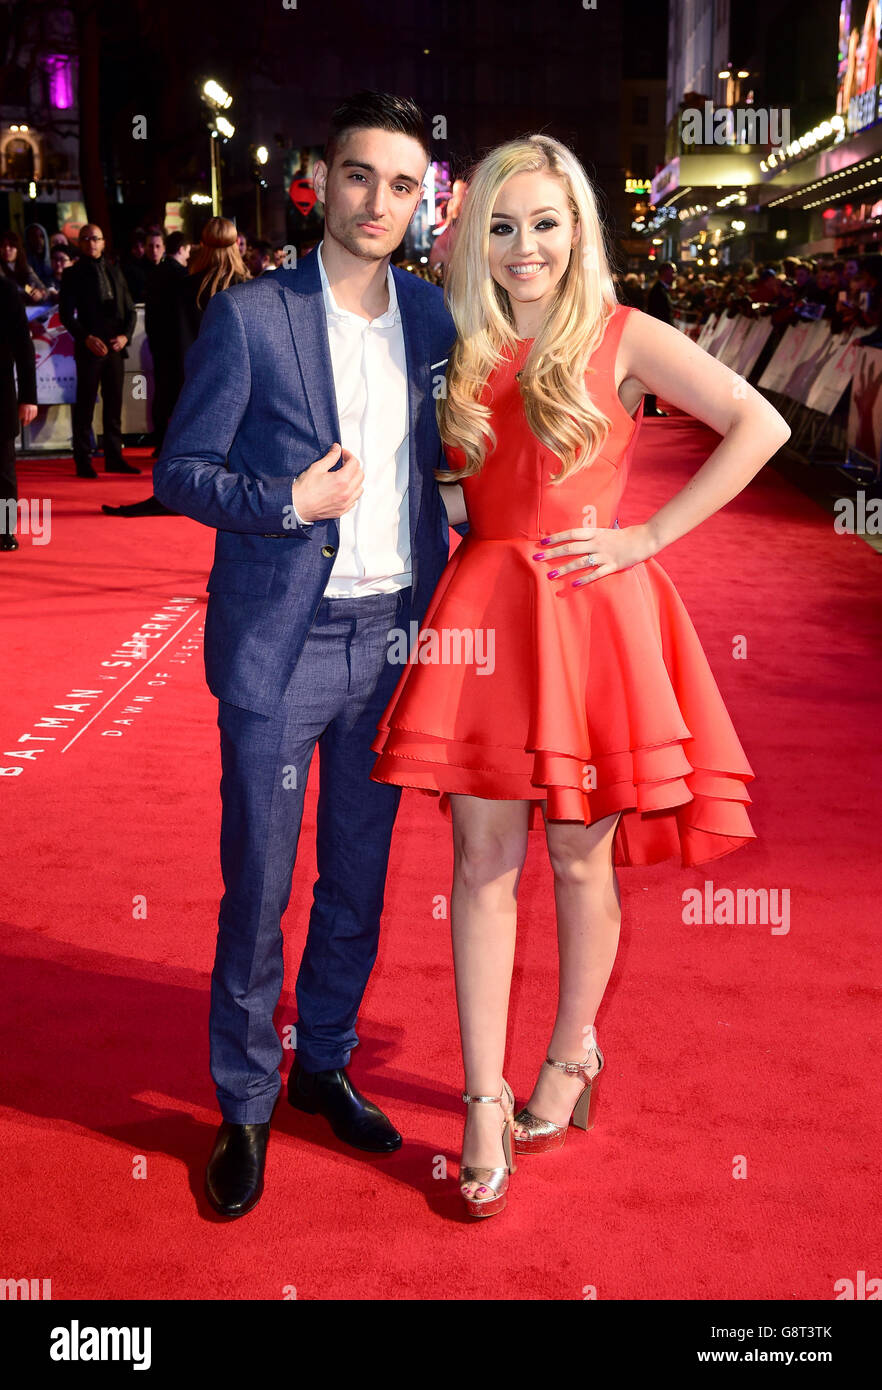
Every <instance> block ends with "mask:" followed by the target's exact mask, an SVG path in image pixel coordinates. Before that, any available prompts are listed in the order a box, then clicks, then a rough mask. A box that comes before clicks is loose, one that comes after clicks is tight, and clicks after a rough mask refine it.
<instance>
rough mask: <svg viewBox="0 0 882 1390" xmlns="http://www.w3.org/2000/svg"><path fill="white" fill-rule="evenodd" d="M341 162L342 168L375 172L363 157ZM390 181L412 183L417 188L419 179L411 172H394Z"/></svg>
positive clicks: (372, 166)
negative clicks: (393, 176)
mask: <svg viewBox="0 0 882 1390" xmlns="http://www.w3.org/2000/svg"><path fill="white" fill-rule="evenodd" d="M341 163H342V165H343V167H344V169H366V170H367V172H368V173H369V174H375V173H376V172H377V170H376V168H375V166H374V165H373V164H367V163H366V162H365V161H364V160H363V159H344V160H341ZM392 183H412V184H413V186H414V188H418V187H419V183H420V181H419V179H415V178H414V176H413V174H396V175H395V178H394V179H392Z"/></svg>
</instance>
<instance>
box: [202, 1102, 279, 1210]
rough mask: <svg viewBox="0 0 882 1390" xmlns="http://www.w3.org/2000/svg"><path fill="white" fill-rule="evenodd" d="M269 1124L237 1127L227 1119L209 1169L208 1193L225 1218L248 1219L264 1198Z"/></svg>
mask: <svg viewBox="0 0 882 1390" xmlns="http://www.w3.org/2000/svg"><path fill="white" fill-rule="evenodd" d="M269 1132H270V1127H269V1122H267V1123H266V1124H262V1125H234V1124H231V1123H230V1121H229V1120H224V1122H223V1124H222V1125H221V1127H220V1129H219V1130H218V1132H217V1139H216V1140H215V1142H214V1149H213V1150H212V1154H211V1158H210V1159H209V1160H208V1167H207V1169H206V1170H205V1192H206V1195H207V1197H208V1200H209V1202H210V1203H211V1205H212V1206H213V1207H214V1209H215V1211H219V1212H220V1214H221V1216H245V1214H246V1213H247V1212H249V1211H251V1210H252V1209H253V1208H254V1207H256V1206H257V1203H258V1202H259V1201H260V1199H261V1197H262V1196H263V1170H264V1165H265V1164H266V1146H267V1143H268V1141H269Z"/></svg>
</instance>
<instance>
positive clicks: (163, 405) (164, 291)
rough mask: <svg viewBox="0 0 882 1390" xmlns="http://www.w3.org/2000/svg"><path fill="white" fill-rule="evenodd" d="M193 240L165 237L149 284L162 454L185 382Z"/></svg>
mask: <svg viewBox="0 0 882 1390" xmlns="http://www.w3.org/2000/svg"><path fill="white" fill-rule="evenodd" d="M189 258H190V243H189V241H188V239H187V238H186V237H185V236H184V234H183V232H172V233H171V235H170V236H168V237H167V238H166V243H165V257H164V259H163V260H162V261H161V263H160V264H159V265H158V266H156V268H155V270H154V272H153V274H152V275H151V276H150V279H149V281H148V284H147V290H146V298H145V301H144V329H145V332H146V333H147V341H148V343H149V344H150V355H151V357H152V358H153V443H154V451H155V454H156V456H157V458H158V457H159V451H160V450H161V448H162V441H163V440H164V439H165V432H166V429H167V428H168V422H169V420H170V419H171V414H172V411H173V410H174V408H175V403H176V401H177V399H178V396H179V395H180V393H181V387H182V386H183V384H184V358H183V354H182V352H181V328H180V323H181V315H182V312H183V311H182V307H181V292H182V290H183V287H184V285H185V284H186V282H187V261H188V260H189Z"/></svg>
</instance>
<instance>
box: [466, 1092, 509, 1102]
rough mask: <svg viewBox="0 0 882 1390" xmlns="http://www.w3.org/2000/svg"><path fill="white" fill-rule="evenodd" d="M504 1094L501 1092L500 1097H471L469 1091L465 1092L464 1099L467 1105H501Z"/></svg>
mask: <svg viewBox="0 0 882 1390" xmlns="http://www.w3.org/2000/svg"><path fill="white" fill-rule="evenodd" d="M503 1094H504V1092H503V1091H500V1092H499V1095H498V1096H470V1095H469V1093H468V1091H463V1093H462V1098H463V1101H464V1102H465V1104H466V1105H501V1104H502V1097H503Z"/></svg>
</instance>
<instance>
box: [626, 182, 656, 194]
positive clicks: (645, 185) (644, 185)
mask: <svg viewBox="0 0 882 1390" xmlns="http://www.w3.org/2000/svg"><path fill="white" fill-rule="evenodd" d="M651 187H652V181H651V180H650V179H625V192H626V193H648V192H649V190H650V188H651Z"/></svg>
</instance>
